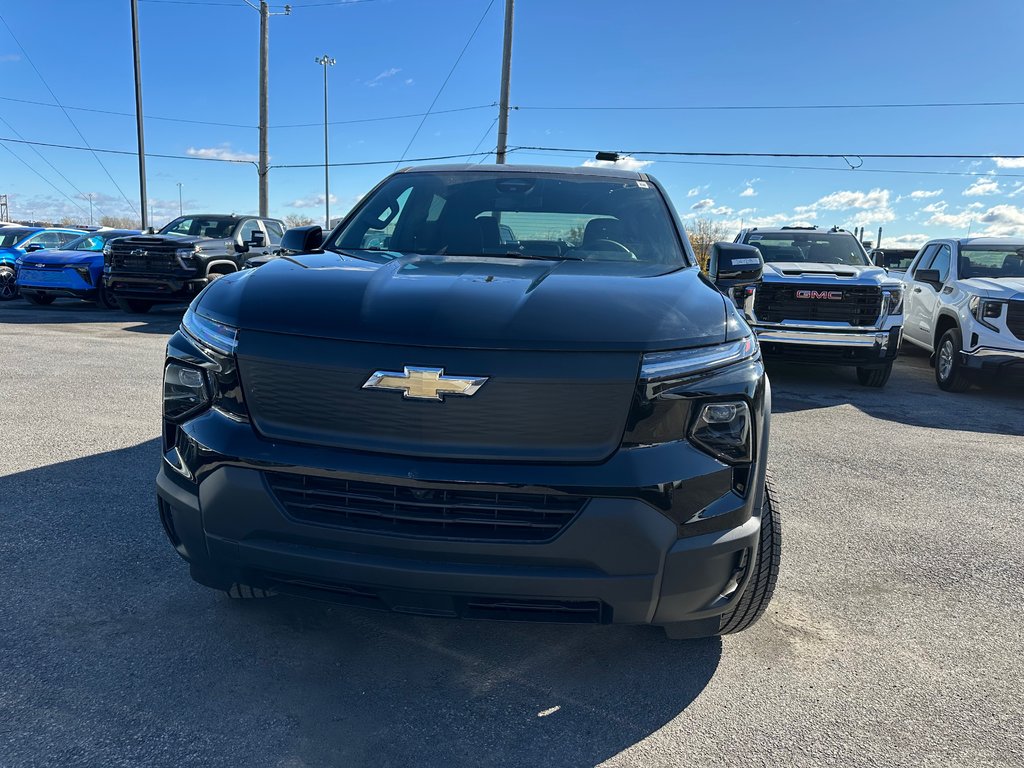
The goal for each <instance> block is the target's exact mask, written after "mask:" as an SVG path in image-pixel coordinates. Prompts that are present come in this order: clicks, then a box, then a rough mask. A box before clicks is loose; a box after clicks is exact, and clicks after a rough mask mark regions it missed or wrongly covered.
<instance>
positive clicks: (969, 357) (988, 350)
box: [963, 347, 1024, 373]
mask: <svg viewBox="0 0 1024 768" xmlns="http://www.w3.org/2000/svg"><path fill="white" fill-rule="evenodd" d="M963 360H964V364H965V365H966V366H967V367H968V368H970V369H972V370H977V371H985V372H989V371H992V372H995V371H1003V370H1007V369H1011V370H1012V371H1013V372H1015V373H1016V372H1022V370H1024V350H1021V349H1000V348H997V347H978V348H977V349H974V350H971V351H970V352H964V353H963Z"/></svg>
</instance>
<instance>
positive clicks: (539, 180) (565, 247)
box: [325, 171, 686, 269]
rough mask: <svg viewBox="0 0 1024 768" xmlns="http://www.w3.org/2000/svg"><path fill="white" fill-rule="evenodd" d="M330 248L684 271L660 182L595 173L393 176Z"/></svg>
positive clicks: (379, 254) (377, 254)
mask: <svg viewBox="0 0 1024 768" xmlns="http://www.w3.org/2000/svg"><path fill="white" fill-rule="evenodd" d="M325 247H326V248H327V249H328V250H340V251H345V252H348V253H353V254H354V255H357V256H360V257H363V258H369V259H371V260H376V259H379V258H395V257H396V256H398V255H403V254H440V255H452V256H456V255H457V256H497V257H511V258H529V259H549V260H553V261H555V260H572V261H606V262H607V261H612V262H620V263H622V264H634V265H645V266H648V267H649V266H650V265H665V266H669V267H671V268H672V269H678V268H679V267H682V266H685V265H686V258H685V256H684V252H683V247H682V245H681V243H680V240H679V236H678V234H677V232H676V230H675V228H674V226H673V224H672V218H671V215H670V213H669V209H668V206H667V203H666V202H665V200H664V198H663V197H662V194H661V192H659V191H658V189H657V188H655V187H654V185H653V184H651V183H650V182H646V181H641V180H638V179H627V178H621V179H620V178H615V177H602V176H591V175H583V174H580V175H570V174H565V175H560V174H550V175H538V174H535V173H531V174H522V175H519V174H514V173H493V172H485V171H464V172H459V171H454V172H442V171H438V172H411V173H402V174H398V175H396V176H394V177H392V178H391V179H389V180H388V181H387V182H385V184H384V185H383V186H382V187H381V188H379V189H378V190H377V191H376V192H375V193H374V194H373V195H372V196H371V197H370V198H369V199H367V200H366V201H365V202H364V203H362V204H361V205H360V206H359V208H358V209H357V210H356V211H355V213H354V215H353V216H352V218H351V219H350V220H349V223H348V225H347V226H345V228H344V229H342V230H340V231H339V232H338V233H337V234H335V236H334V237H333V238H331V239H330V240H329V241H328V242H327V244H326V246H325Z"/></svg>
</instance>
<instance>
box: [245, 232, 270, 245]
mask: <svg viewBox="0 0 1024 768" xmlns="http://www.w3.org/2000/svg"><path fill="white" fill-rule="evenodd" d="M266 244H267V236H266V235H264V234H263V233H262V232H253V233H252V240H250V241H249V245H250V246H252V247H253V248H262V247H263V246H265V245H266Z"/></svg>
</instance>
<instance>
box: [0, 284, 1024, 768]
mask: <svg viewBox="0 0 1024 768" xmlns="http://www.w3.org/2000/svg"><path fill="white" fill-rule="evenodd" d="M179 318H180V310H179V311H178V312H174V311H169V310H159V311H154V312H153V313H151V314H150V315H145V316H127V315H124V314H122V313H119V312H107V311H99V310H96V309H94V308H92V307H91V306H90V305H87V304H77V303H74V302H58V303H57V304H55V305H53V306H52V307H48V308H38V307H32V306H30V305H28V304H27V303H25V302H21V301H19V302H13V303H10V304H4V305H0V328H3V331H4V334H3V354H2V358H0V766H4V767H5V768H7V767H8V766H30V765H39V766H52V765H83V766H84V765H90V766H94V765H103V766H121V765H123V766H139V765H146V766H182V765H193V764H194V765H203V766H221V765H223V766H283V767H287V768H297V767H299V766H359V765H373V766H384V765H394V766H434V765H438V766H442V765H443V766H481V765H488V766H489V765H508V766H521V765H522V766H526V765H528V766H533V765H544V766H589V765H595V764H599V763H606V764H607V765H614V766H649V765H665V766H669V765H671V766H682V765H693V766H703V765H785V764H789V765H800V766H802V765H807V766H811V765H814V766H817V765H837V766H851V765H852V766H861V765H865V766H867V765H870V766H875V765H877V766H891V765H937V766H938V765H942V766H952V765H957V766H961V765H972V766H973V765H998V766H1011V765H1016V766H1019V765H1022V764H1024V747H1022V744H1021V738H1020V736H1021V733H1024V704H1022V701H1021V694H1020V684H1021V681H1022V680H1024V653H1022V651H1024V643H1022V638H1021V635H1022V630H1021V626H1022V623H1021V607H1022V605H1024V543H1022V537H1021V535H1020V529H1021V524H1022V520H1024V518H1022V511H1021V509H1022V503H1021V502H1022V499H1021V495H1022V493H1021V492H1022V488H1024V479H1022V477H1024V475H1022V470H1024V391H1022V387H1021V385H1020V384H1014V383H1010V382H1002V383H997V384H996V385H994V386H993V387H991V388H988V389H985V390H981V389H972V390H971V391H969V392H967V393H965V394H962V395H952V394H947V393H944V392H941V391H940V390H939V389H938V388H937V387H936V386H935V383H934V380H933V378H932V370H931V368H929V366H928V361H927V358H925V357H924V356H922V355H920V354H916V353H909V354H908V355H907V356H905V357H904V358H902V359H901V361H900V362H899V363H898V364H897V368H896V370H895V371H894V374H893V376H892V379H891V380H890V382H889V385H888V387H887V388H886V389H884V390H871V389H865V388H861V387H859V386H858V385H857V384H856V379H855V376H854V374H853V372H852V371H845V370H837V369H808V368H799V367H780V366H773V367H772V368H770V372H771V377H772V383H773V387H774V394H775V414H776V415H775V417H774V422H773V429H774V433H773V446H772V468H773V472H774V477H775V480H776V483H777V485H778V488H779V491H780V494H781V498H782V502H783V528H784V546H783V565H782V574H781V577H780V580H779V585H778V590H777V592H776V598H775V600H774V602H773V603H772V605H771V607H770V608H769V611H768V613H767V614H766V616H765V617H764V618H763V619H762V620H761V621H760V623H758V624H757V625H756V626H755V627H754V628H753V629H752V630H750V631H749V632H746V633H744V634H740V635H736V636H730V637H726V638H724V639H721V640H719V639H714V640H701V641H686V642H679V641H676V642H673V641H669V640H667V639H665V637H664V635H663V634H662V633H661V632H660V631H657V630H653V629H650V628H646V627H580V626H554V625H541V626H536V625H521V624H500V623H482V622H479V623H478V622H457V621H451V620H443V619H430V618H420V617H410V616H403V615H387V614H377V613H370V612H361V611H358V610H355V609H346V608H340V607H336V606H331V605H326V604H318V603H310V602H304V601H300V600H297V599H284V598H280V599H277V600H271V601H251V602H249V603H245V604H236V603H234V602H232V601H229V600H228V599H226V598H224V597H222V596H220V595H218V594H216V593H213V592H211V591H208V590H206V589H204V588H201V587H199V586H197V585H194V584H193V583H192V582H191V580H190V579H189V578H188V575H187V572H186V568H185V567H184V565H183V563H182V562H181V561H180V560H179V558H178V557H177V555H175V554H174V552H173V550H172V549H171V547H170V546H169V545H168V544H167V542H166V541H165V539H164V536H163V533H162V531H161V529H160V525H159V523H158V521H157V516H156V510H155V501H154V492H153V477H154V475H155V473H156V469H157V462H158V460H159V452H158V447H157V437H158V430H159V422H158V418H159V409H160V401H159V396H160V387H159V382H160V379H161V365H162V360H163V345H164V341H165V339H166V336H167V335H168V334H169V333H170V332H172V331H173V330H174V328H175V327H176V325H177V322H178V319H179Z"/></svg>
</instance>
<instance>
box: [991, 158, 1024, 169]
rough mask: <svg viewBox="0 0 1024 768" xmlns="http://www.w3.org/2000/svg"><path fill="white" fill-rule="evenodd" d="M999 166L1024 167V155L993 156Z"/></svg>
mask: <svg viewBox="0 0 1024 768" xmlns="http://www.w3.org/2000/svg"><path fill="white" fill-rule="evenodd" d="M992 159H993V160H994V161H995V163H996V167H997V168H1024V157H993V158H992Z"/></svg>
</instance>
